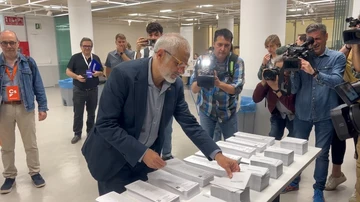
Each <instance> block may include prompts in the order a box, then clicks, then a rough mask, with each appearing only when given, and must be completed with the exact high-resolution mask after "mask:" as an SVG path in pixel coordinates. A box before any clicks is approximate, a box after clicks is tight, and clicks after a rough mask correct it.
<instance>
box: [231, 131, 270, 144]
mask: <svg viewBox="0 0 360 202" xmlns="http://www.w3.org/2000/svg"><path fill="white" fill-rule="evenodd" d="M234 135H235V137H241V138H246V139H249V140H253V141H256V142H262V143H266V144H267V145H268V146H271V145H273V144H275V138H274V137H269V136H263V135H254V134H250V133H244V132H236V133H235V134H234Z"/></svg>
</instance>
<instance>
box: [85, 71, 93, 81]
mask: <svg viewBox="0 0 360 202" xmlns="http://www.w3.org/2000/svg"><path fill="white" fill-rule="evenodd" d="M92 74H93V73H92V71H91V70H90V69H88V70H86V77H87V78H88V79H91V78H92V77H93V76H92Z"/></svg>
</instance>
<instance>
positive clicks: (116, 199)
mask: <svg viewBox="0 0 360 202" xmlns="http://www.w3.org/2000/svg"><path fill="white" fill-rule="evenodd" d="M96 201H97V202H120V201H131V202H142V201H140V200H137V199H135V198H133V197H132V196H131V195H129V194H128V192H127V191H125V192H123V193H122V194H119V193H116V192H114V191H112V192H109V193H107V194H104V195H102V196H99V197H97V198H96Z"/></svg>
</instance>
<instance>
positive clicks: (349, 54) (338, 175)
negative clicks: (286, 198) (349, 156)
mask: <svg viewBox="0 0 360 202" xmlns="http://www.w3.org/2000/svg"><path fill="white" fill-rule="evenodd" d="M354 46H356V45H350V44H345V45H344V46H343V47H342V48H341V49H340V52H342V53H344V54H345V56H346V58H347V59H346V67H345V71H344V81H346V82H350V83H352V82H356V81H358V78H357V75H356V73H355V72H354V66H353V52H354V50H352V47H354ZM354 49H355V50H356V48H354ZM355 59H356V58H355ZM339 100H340V103H341V104H343V103H344V101H342V100H341V98H339ZM357 137H358V136H355V137H354V138H353V139H354V143H355V148H356V143H357V141H358V140H357V139H358V138H357ZM345 151H346V141H342V140H340V139H339V137H338V136H337V135H334V136H333V140H332V143H331V157H332V163H333V166H332V172H331V174H330V176H329V178H328V180H327V182H326V186H325V190H327V191H332V190H335V189H336V187H337V186H339V185H340V184H341V183H343V182H345V181H346V180H347V178H346V176H345V175H344V173H343V172H342V171H341V165H342V164H343V162H344V156H345ZM354 158H355V159H357V152H356V151H355V155H354ZM355 193H356V192H354V194H353V195H352V196H351V198H350V199H349V201H351V202H352V201H356V199H355V195H356V194H355Z"/></svg>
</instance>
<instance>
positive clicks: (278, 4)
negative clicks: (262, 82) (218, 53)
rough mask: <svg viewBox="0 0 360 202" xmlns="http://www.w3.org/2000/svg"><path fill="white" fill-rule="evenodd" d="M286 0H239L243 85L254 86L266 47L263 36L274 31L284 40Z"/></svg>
mask: <svg viewBox="0 0 360 202" xmlns="http://www.w3.org/2000/svg"><path fill="white" fill-rule="evenodd" d="M286 5H287V2H286V0H271V1H269V0H241V6H240V8H241V12H240V40H239V42H240V57H241V58H243V60H244V62H245V77H246V78H245V81H246V83H245V88H246V89H252V90H253V89H255V87H256V84H257V83H258V82H259V79H258V78H257V72H258V70H259V67H260V65H261V62H262V59H263V57H264V55H265V54H266V53H267V50H266V49H265V47H264V42H265V39H266V37H268V36H269V35H271V34H277V35H278V36H279V38H280V41H281V44H282V45H284V43H285V31H286Z"/></svg>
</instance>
